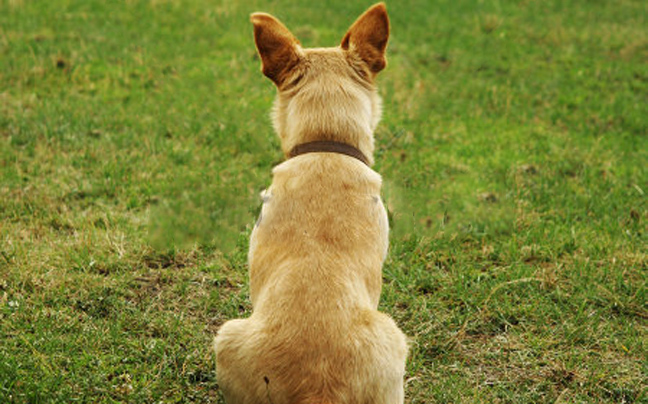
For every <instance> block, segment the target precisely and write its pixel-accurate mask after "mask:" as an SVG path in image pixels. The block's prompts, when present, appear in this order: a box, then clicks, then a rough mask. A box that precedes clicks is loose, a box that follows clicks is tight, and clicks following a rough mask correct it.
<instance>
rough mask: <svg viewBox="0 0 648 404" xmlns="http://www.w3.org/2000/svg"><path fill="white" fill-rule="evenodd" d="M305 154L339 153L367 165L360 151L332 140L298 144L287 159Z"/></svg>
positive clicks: (367, 161) (367, 162)
mask: <svg viewBox="0 0 648 404" xmlns="http://www.w3.org/2000/svg"><path fill="white" fill-rule="evenodd" d="M306 153H339V154H344V155H347V156H351V157H353V158H356V159H358V160H360V161H362V162H363V163H365V165H367V166H368V165H369V160H367V157H366V156H365V155H364V154H362V152H361V151H360V150H358V149H357V148H355V147H353V146H351V145H350V144H346V143H341V142H336V141H333V140H317V141H315V142H308V143H302V144H298V145H297V146H295V147H293V148H292V150H291V151H290V153H288V157H289V158H292V157H297V156H299V155H301V154H306Z"/></svg>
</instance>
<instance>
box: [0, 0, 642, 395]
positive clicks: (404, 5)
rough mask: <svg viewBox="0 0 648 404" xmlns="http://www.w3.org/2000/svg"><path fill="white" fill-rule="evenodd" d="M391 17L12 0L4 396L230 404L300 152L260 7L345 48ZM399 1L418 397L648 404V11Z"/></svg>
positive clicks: (404, 273) (0, 83) (397, 198)
mask: <svg viewBox="0 0 648 404" xmlns="http://www.w3.org/2000/svg"><path fill="white" fill-rule="evenodd" d="M368 5H369V4H368V3H362V2H343V1H326V2H319V3H318V2H315V3H312V2H304V1H286V2H280V3H279V2H261V1H250V2H245V3H243V2H226V1H212V2H207V1H202V0H187V1H184V2H182V3H180V2H177V1H171V0H169V1H164V0H158V1H154V0H151V1H136V0H130V1H121V2H101V1H96V0H85V1H77V0H55V1H48V2H46V1H21V0H0V402H2V403H59V402H60V403H68V402H91V403H113V402H164V403H176V402H221V403H222V398H221V397H220V393H219V391H218V385H217V382H216V378H215V369H214V363H213V357H212V353H211V351H210V342H211V339H212V337H213V335H214V333H215V332H216V330H217V329H218V327H219V325H220V324H222V323H223V322H224V321H226V320H227V319H231V318H236V317H243V316H246V315H248V314H249V312H250V304H249V300H248V293H247V275H246V248H247V237H248V234H249V230H250V224H251V223H254V217H255V215H256V212H257V210H258V208H259V201H258V197H257V193H258V191H259V190H261V189H263V188H264V187H266V186H267V185H268V184H269V182H270V179H271V178H270V170H271V167H272V166H273V165H275V164H277V163H278V162H280V161H281V159H282V157H281V154H280V151H279V147H278V140H277V139H276V138H275V135H274V134H273V133H272V131H271V126H270V124H269V119H268V118H267V113H268V111H269V108H270V106H271V102H272V98H273V96H274V90H273V88H272V85H271V83H270V82H269V81H268V80H266V79H264V78H263V77H262V75H261V73H260V72H259V61H258V59H257V58H256V56H255V50H254V46H253V41H252V36H251V26H250V24H249V22H248V14H249V13H250V12H252V11H257V10H264V11H267V12H271V13H273V14H275V15H277V16H279V17H280V18H281V19H282V20H283V21H284V22H285V23H286V24H287V25H288V26H289V27H290V28H291V29H293V31H294V32H295V33H296V34H297V35H298V36H299V37H300V38H301V40H302V42H303V43H304V44H305V45H306V46H320V45H324V46H329V45H335V44H337V43H338V41H339V40H340V38H341V37H342V35H343V33H344V32H345V29H346V28H347V27H348V26H349V25H350V23H351V22H352V20H353V19H354V18H355V17H356V16H357V15H359V14H360V13H361V12H362V11H363V10H364V9H365V8H366V7H367V6H368ZM388 6H389V12H390V17H391V22H392V30H393V35H392V38H391V41H390V45H389V67H388V69H387V70H386V71H385V72H384V73H382V74H381V77H380V79H379V86H380V90H381V94H382V95H383V98H384V103H385V113H384V118H383V121H382V124H381V126H380V128H379V130H378V132H377V134H376V137H377V153H376V167H375V168H376V170H377V171H378V172H380V173H381V174H382V175H383V177H384V179H385V195H384V196H385V199H386V202H387V205H388V207H389V210H390V216H391V220H392V239H391V251H390V255H389V257H388V259H387V262H386V264H385V267H384V281H385V282H384V288H383V297H382V301H381V309H382V310H383V311H385V312H387V313H389V314H390V315H392V316H393V317H394V318H395V319H396V321H397V322H398V324H399V325H400V326H401V328H402V329H403V330H404V331H405V332H406V333H407V334H408V335H409V336H410V337H411V353H410V358H409V361H408V365H407V377H406V379H407V380H406V395H407V399H406V402H407V403H410V404H414V403H433V402H438V403H484V402H488V403H646V402H648V393H647V390H648V361H647V360H646V357H647V354H648V352H647V351H648V349H647V346H646V341H648V332H647V331H648V304H647V301H646V286H647V279H648V277H647V273H648V271H647V270H648V249H647V248H646V245H648V237H647V234H648V226H647V223H648V209H647V202H646V193H647V192H648V164H646V162H647V161H648V110H647V109H646V105H648V74H647V73H646V60H647V59H646V58H647V57H648V31H646V29H645V26H646V24H647V21H646V16H647V15H648V6H647V5H646V3H645V2H642V1H634V0H618V1H616V2H605V1H585V0H570V1H557V0H546V1H534V0H525V1H516V2H501V1H495V2H481V1H469V0H458V1H446V0H440V1H435V2H432V3H431V2H426V1H417V0H407V1H401V2H398V3H390V4H388Z"/></svg>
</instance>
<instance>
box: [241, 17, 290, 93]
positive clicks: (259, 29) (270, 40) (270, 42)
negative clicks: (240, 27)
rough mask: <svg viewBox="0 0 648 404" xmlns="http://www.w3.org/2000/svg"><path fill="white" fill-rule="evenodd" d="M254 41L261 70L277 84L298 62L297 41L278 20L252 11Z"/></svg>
mask: <svg viewBox="0 0 648 404" xmlns="http://www.w3.org/2000/svg"><path fill="white" fill-rule="evenodd" d="M250 21H252V24H253V25H254V42H255V43H256V47H257V50H258V51H259V56H261V62H262V64H263V65H262V71H263V74H265V75H266V76H267V77H268V78H269V79H270V80H272V81H274V83H275V84H276V85H277V86H279V85H280V84H281V83H282V82H283V80H284V78H285V75H286V73H287V72H288V71H290V69H291V68H293V67H294V66H295V65H296V64H297V62H299V53H298V52H299V51H298V46H299V41H298V40H297V39H296V38H295V37H294V36H293V34H291V33H290V31H289V30H288V28H286V27H285V26H284V25H283V24H282V23H281V22H280V21H279V20H277V19H276V18H274V17H273V16H271V15H270V14H266V13H253V14H252V15H251V16H250Z"/></svg>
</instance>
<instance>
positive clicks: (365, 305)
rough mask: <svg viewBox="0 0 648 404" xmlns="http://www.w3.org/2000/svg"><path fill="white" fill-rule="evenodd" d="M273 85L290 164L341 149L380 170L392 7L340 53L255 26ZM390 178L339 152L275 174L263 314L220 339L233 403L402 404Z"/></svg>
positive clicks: (265, 237) (267, 209)
mask: <svg viewBox="0 0 648 404" xmlns="http://www.w3.org/2000/svg"><path fill="white" fill-rule="evenodd" d="M251 20H252V23H253V25H254V36H255V41H256V45H257V49H258V51H259V54H260V56H261V60H262V65H263V66H262V67H263V73H264V74H265V75H266V76H267V77H269V78H270V79H271V80H272V81H273V82H274V83H275V85H276V87H277V89H278V96H277V99H276V103H275V108H274V114H273V120H274V126H275V129H276V131H277V133H278V134H279V137H280V138H281V146H282V149H283V151H284V152H285V154H286V156H289V155H290V151H291V150H292V149H293V148H294V147H295V146H297V145H299V144H303V143H307V142H311V141H318V140H331V141H337V142H342V143H346V144H349V145H351V146H354V147H356V148H357V149H359V150H360V151H361V152H362V153H363V154H364V155H365V156H366V157H367V160H368V161H369V163H370V164H371V163H372V162H373V158H372V154H373V149H374V142H373V131H374V129H375V127H376V125H377V124H378V121H379V119H380V113H381V107H380V99H379V97H378V94H377V92H376V89H375V86H374V79H375V76H376V74H377V73H378V72H379V71H381V70H382V69H383V68H384V67H385V64H386V62H385V56H384V54H385V48H386V45H387V39H388V36H389V21H388V18H387V12H386V9H385V6H384V4H377V5H375V6H373V7H371V8H370V9H369V10H367V11H366V12H365V13H364V14H363V15H362V16H360V18H358V20H357V21H356V22H355V23H354V24H353V25H352V26H351V28H350V29H349V31H348V32H347V34H346V35H345V36H344V39H343V40H342V43H341V45H340V46H339V47H336V48H316V49H303V48H301V46H300V45H299V42H298V41H297V39H295V37H294V36H293V35H292V34H291V33H290V31H289V30H288V29H287V28H286V27H285V26H284V25H282V24H281V22H279V21H278V20H277V19H276V18H274V17H272V16H271V15H269V14H264V13H254V14H252V16H251ZM380 187H381V178H380V176H379V175H378V174H377V173H376V172H375V171H373V170H372V169H371V168H369V167H368V166H367V165H365V164H363V163H362V162H361V161H359V160H357V159H355V158H353V157H349V156H346V155H342V154H338V153H318V152H316V153H308V154H303V155H299V156H297V157H294V158H289V159H288V160H287V161H285V162H284V163H282V164H280V165H278V166H277V167H275V169H274V170H273V182H272V185H271V186H270V188H269V189H268V190H266V191H265V192H264V195H263V199H264V204H263V208H262V211H261V215H260V217H259V221H258V223H257V225H256V226H255V228H254V230H253V232H252V236H251V239H250V251H249V257H248V258H249V265H250V295H251V300H252V305H253V314H252V315H251V316H250V318H248V319H239V320H232V321H228V322H227V323H225V324H224V325H223V326H222V327H221V329H220V330H219V332H218V335H217V337H216V339H215V342H214V344H215V349H216V367H217V374H218V382H219V385H220V387H221V389H222V391H223V394H224V395H225V399H226V401H227V403H228V404H400V403H402V402H403V376H404V371H405V369H404V368H405V359H406V356H407V344H406V339H405V336H404V335H403V333H402V332H401V331H400V330H399V329H398V327H397V326H396V324H395V323H394V321H393V320H392V319H390V318H389V317H388V316H386V315H384V314H382V313H380V312H378V311H377V307H378V300H379V298H380V289H381V281H382V275H381V267H382V263H383V261H384V259H385V256H386V253H387V248H388V231H389V228H388V221H387V214H386V211H385V208H384V206H383V204H382V202H381V199H380Z"/></svg>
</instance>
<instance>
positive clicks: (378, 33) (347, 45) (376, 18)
mask: <svg viewBox="0 0 648 404" xmlns="http://www.w3.org/2000/svg"><path fill="white" fill-rule="evenodd" d="M388 39H389V17H387V8H386V7H385V3H378V4H376V5H374V6H372V7H370V8H369V9H368V10H367V11H365V12H364V14H362V15H361V16H360V17H359V18H358V19H357V20H356V22H354V23H353V25H352V26H351V28H349V31H348V32H347V33H346V35H345V36H344V38H343V39H342V43H341V44H340V46H341V47H342V49H344V50H349V51H352V52H356V53H357V54H358V55H359V56H360V58H361V59H362V60H364V62H365V63H366V64H367V65H368V66H369V69H370V70H371V71H372V72H373V73H374V74H376V73H378V72H379V71H381V70H382V69H384V68H385V66H386V65H387V61H386V60H385V48H386V47H387V40H388Z"/></svg>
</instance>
